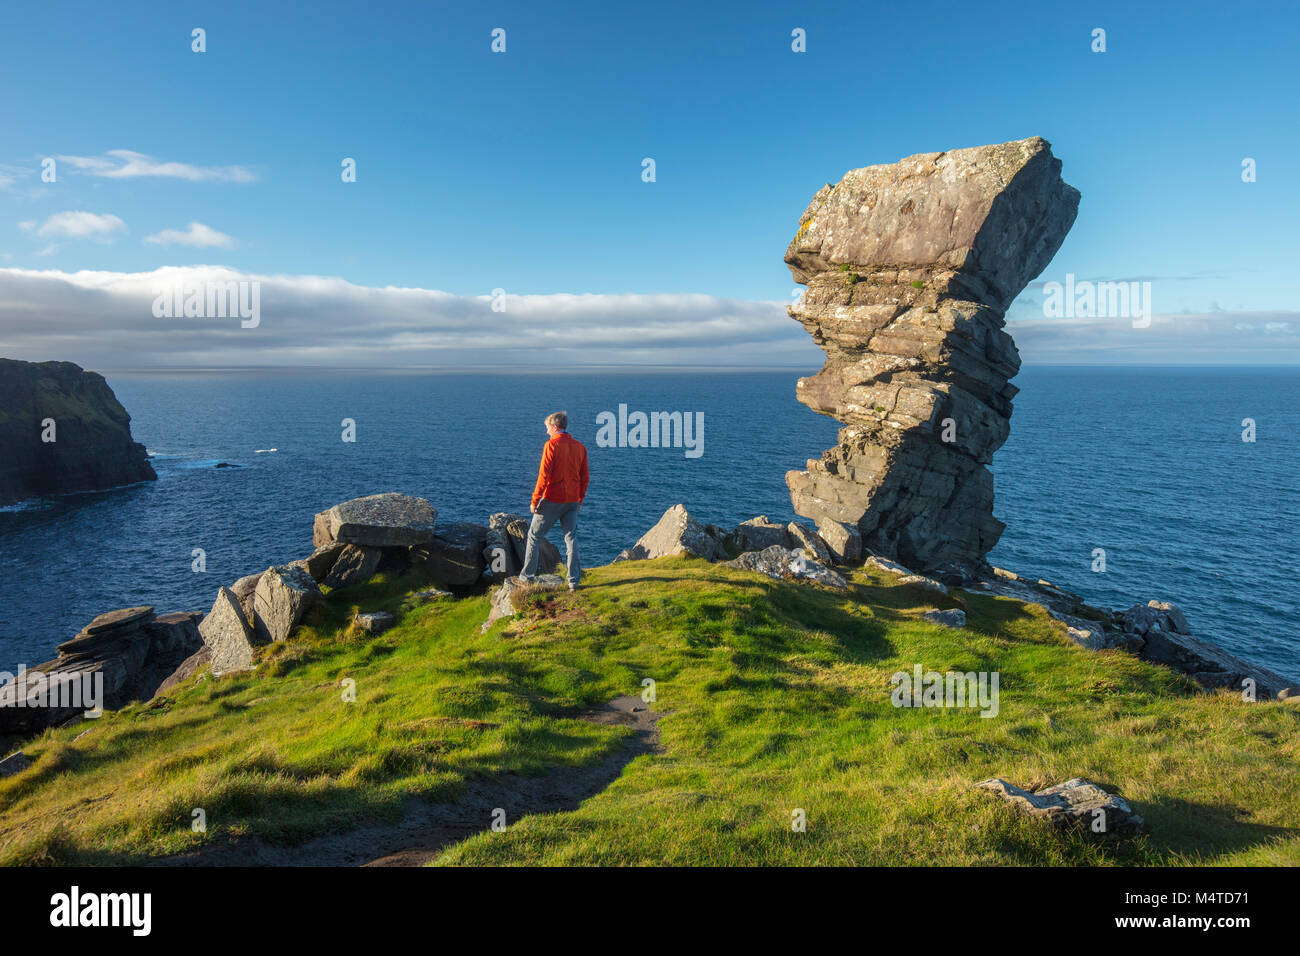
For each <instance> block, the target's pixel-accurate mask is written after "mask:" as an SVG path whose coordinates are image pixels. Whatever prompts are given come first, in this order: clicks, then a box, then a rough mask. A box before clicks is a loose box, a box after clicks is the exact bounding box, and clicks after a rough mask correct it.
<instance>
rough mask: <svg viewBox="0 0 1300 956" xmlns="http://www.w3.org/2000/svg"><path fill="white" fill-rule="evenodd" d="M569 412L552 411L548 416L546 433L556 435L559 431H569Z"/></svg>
mask: <svg viewBox="0 0 1300 956" xmlns="http://www.w3.org/2000/svg"><path fill="white" fill-rule="evenodd" d="M568 429H569V413H568V412H552V413H551V414H549V415H547V416H546V434H548V435H554V434H556V433H557V432H563V431H568Z"/></svg>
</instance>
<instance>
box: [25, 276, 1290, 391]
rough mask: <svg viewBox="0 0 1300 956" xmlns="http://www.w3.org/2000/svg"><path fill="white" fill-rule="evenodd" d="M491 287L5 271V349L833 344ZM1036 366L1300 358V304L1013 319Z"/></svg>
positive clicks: (363, 354)
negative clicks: (181, 300) (210, 307)
mask: <svg viewBox="0 0 1300 956" xmlns="http://www.w3.org/2000/svg"><path fill="white" fill-rule="evenodd" d="M240 281H248V282H257V283H258V284H259V286H258V288H259V292H260V324H258V326H257V327H256V328H247V329H245V328H241V327H240V322H239V320H238V318H235V317H231V318H188V319H184V318H177V319H167V318H155V317H154V314H153V303H154V299H155V297H156V296H157V295H158V292H159V291H161V289H162V288H163V287H172V286H174V285H175V284H176V283H182V284H183V283H187V282H200V283H201V282H240ZM505 303H506V309H505V311H504V312H497V311H494V310H493V309H492V298H491V296H488V295H481V296H462V295H453V294H451V293H448V292H440V291H438V290H435V289H421V288H406V287H396V286H385V287H371V286H360V285H356V284H353V283H351V282H347V281H345V280H343V279H340V278H335V277H329V276H313V275H258V274H251V273H242V272H238V271H235V270H232V269H228V268H224V267H221V266H194V267H187V268H179V267H168V268H163V269H157V270H155V271H153V272H137V273H124V272H89V271H82V272H64V271H59V270H32V269H18V268H0V355H5V356H8V357H12V358H25V359H32V360H46V359H65V360H68V361H72V362H77V363H79V364H81V365H85V366H88V367H92V368H95V367H98V368H124V367H145V366H159V365H162V366H180V367H186V366H190V367H213V366H221V367H239V366H274V365H278V366H309V365H317V366H354V367H364V366H370V367H394V366H440V367H449V366H450V367H465V366H537V365H560V366H566V365H567V366H574V365H671V366H686V365H704V366H708V365H770V366H786V367H801V368H809V369H811V368H816V367H818V366H819V365H820V364H821V361H822V353H821V350H820V349H818V348H817V347H816V346H815V345H814V344H813V342H812V340H811V338H810V337H809V336H808V334H807V333H806V332H805V331H804V330H803V329H802V328H801V327H800V326H799V324H798V323H796V322H794V321H792V320H791V319H790V318H789V317H788V316H787V315H786V313H785V303H784V302H754V301H748V300H743V299H724V298H718V297H715V296H709V295H692V294H663V295H631V294H628V295H589V294H588V295H574V294H557V295H509V296H507V297H506V299H505ZM1007 331H1008V332H1010V333H1011V334H1012V335H1013V336H1014V337H1015V339H1016V342H1017V344H1018V346H1019V348H1020V352H1021V355H1022V357H1023V358H1024V361H1025V363H1026V364H1153V365H1154V364H1169V363H1184V364H1188V363H1203V364H1224V363H1242V364H1279V363H1288V362H1290V363H1295V362H1300V313H1298V312H1283V311H1271V312H1254V313H1251V312H1241V311H1237V312H1215V313H1206V314H1203V315H1156V316H1154V317H1153V319H1152V322H1151V325H1150V327H1148V328H1145V329H1135V328H1133V327H1132V321H1131V320H1128V319H1075V320H1064V319H1032V320H1028V321H1013V322H1009V323H1008V324H1007Z"/></svg>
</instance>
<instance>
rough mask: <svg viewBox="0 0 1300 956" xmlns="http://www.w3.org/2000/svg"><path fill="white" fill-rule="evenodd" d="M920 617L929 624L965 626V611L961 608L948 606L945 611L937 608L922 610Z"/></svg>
mask: <svg viewBox="0 0 1300 956" xmlns="http://www.w3.org/2000/svg"><path fill="white" fill-rule="evenodd" d="M921 617H922V618H924V619H925V620H927V621H929V622H930V623H931V624H938V625H939V626H940V627H965V626H966V612H965V611H963V610H962V609H961V608H957V607H954V608H949V609H948V610H946V611H940V610H938V609H936V610H933V611H924V612H922V614H921Z"/></svg>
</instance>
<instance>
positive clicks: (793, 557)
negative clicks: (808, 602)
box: [724, 544, 849, 590]
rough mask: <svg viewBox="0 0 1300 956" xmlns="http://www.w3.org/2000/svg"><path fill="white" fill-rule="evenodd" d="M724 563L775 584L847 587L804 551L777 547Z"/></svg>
mask: <svg viewBox="0 0 1300 956" xmlns="http://www.w3.org/2000/svg"><path fill="white" fill-rule="evenodd" d="M724 563H725V564H726V566H727V567H729V568H739V569H740V570H742V571H757V572H758V573H759V574H765V575H767V576H768V577H769V578H775V579H776V580H778V581H788V580H794V581H813V582H815V583H817V584H823V585H825V586H826V587H828V588H835V589H837V590H843V589H845V588H847V587H848V586H849V585H848V582H847V581H845V580H844V578H842V577H841V576H840V575H839V574H837V573H836V572H834V571H832V570H831V569H830V568H828V567H826V566H825V565H823V564H820V563H819V562H817V561H815V560H813V559H812V558H809V557H808V556H807V555H806V554H805V553H804V552H803V551H796V550H793V549H791V548H783V547H781V546H780V545H779V544H774V545H772V546H771V547H770V548H764V549H763V550H762V551H746V552H744V553H743V554H741V555H740V557H738V558H736V559H735V560H732V561H727V562H724Z"/></svg>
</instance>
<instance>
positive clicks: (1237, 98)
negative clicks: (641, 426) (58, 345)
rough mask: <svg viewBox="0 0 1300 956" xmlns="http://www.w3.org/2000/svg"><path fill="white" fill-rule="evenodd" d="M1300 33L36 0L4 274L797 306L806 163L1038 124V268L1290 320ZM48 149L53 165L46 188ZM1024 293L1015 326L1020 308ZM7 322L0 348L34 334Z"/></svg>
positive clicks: (824, 172)
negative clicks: (199, 30) (1094, 38)
mask: <svg viewBox="0 0 1300 956" xmlns="http://www.w3.org/2000/svg"><path fill="white" fill-rule="evenodd" d="M193 27H203V28H204V29H205V30H206V33H207V52H205V53H202V54H197V53H193V52H191V49H190V31H191V29H192V28H193ZM496 27H502V28H504V29H505V30H506V43H507V51H506V53H504V54H494V53H492V52H491V50H490V43H491V36H490V33H491V31H492V29H493V28H496ZM795 27H802V28H804V29H805V30H806V31H807V38H808V39H807V52H806V53H802V54H796V53H793V52H792V51H791V49H790V43H791V40H790V32H791V30H792V29H793V28H795ZM1095 27H1103V28H1105V30H1106V31H1107V37H1106V39H1107V50H1106V52H1105V53H1100V54H1099V53H1093V52H1092V51H1091V50H1090V43H1091V36H1090V34H1091V31H1092V30H1093V28H1095ZM1298 27H1300V13H1298V12H1297V10H1296V7H1295V6H1294V5H1293V4H1291V3H1251V4H1239V5H1226V4H1211V3H1176V4H1174V3H1169V4H1164V3H1160V4H1155V3H1152V4H1135V3H1104V2H1103V3H1087V4H1064V5H1058V4H1045V3H1014V4H1013V3H1001V4H997V3H992V4H984V3H981V4H973V3H968V2H963V3H909V4H899V3H891V4H874V3H873V4H853V5H847V4H830V3H802V2H801V3H768V2H753V3H744V4H717V5H711V6H710V7H708V8H707V9H703V8H701V7H700V6H699V5H697V4H691V3H672V2H656V3H652V4H635V5H631V4H616V3H608V2H604V3H572V4H565V5H558V4H540V3H458V4H447V3H380V2H376V3H372V4H356V3H334V2H319V3H312V4H309V5H307V4H304V5H294V6H292V7H291V6H290V5H288V4H272V3H265V2H263V3H221V4H215V3H214V4H184V3H156V4H155V3H118V4H112V5H107V4H90V3H60V4H58V5H55V6H51V7H41V8H35V7H29V8H23V10H22V11H21V12H20V13H14V12H11V13H10V14H9V16H8V18H7V22H6V25H5V30H4V31H3V33H0V93H2V94H3V95H0V128H2V129H3V130H4V136H3V138H0V269H7V270H22V271H25V272H27V271H31V270H42V271H48V270H53V271H55V272H59V273H75V272H77V271H78V270H95V271H101V272H107V273H122V274H134V273H146V272H150V271H151V270H155V269H158V268H160V267H169V266H194V265H219V266H224V267H228V268H230V269H232V270H235V271H237V272H241V273H249V274H259V275H268V276H269V275H284V276H303V275H310V276H330V277H337V278H339V279H342V280H345V281H346V282H347V283H352V284H355V285H358V286H363V287H380V288H382V287H389V286H396V287H411V288H420V289H428V290H440V291H443V292H447V293H451V294H453V295H455V296H486V295H488V294H490V293H491V290H493V289H494V288H504V289H506V290H507V291H508V292H510V293H512V294H518V295H529V296H543V295H547V294H552V293H575V294H584V293H597V294H604V295H609V296H624V295H627V294H646V295H672V294H684V293H691V294H702V295H705V296H712V297H718V298H720V299H724V300H728V301H731V300H743V301H766V302H771V301H788V300H789V298H790V294H791V291H792V289H793V283H792V281H791V279H790V276H789V272H788V270H787V269H786V267H785V266H784V264H783V262H782V254H783V251H784V249H785V246H786V243H787V242H788V241H789V238H790V235H791V234H792V232H793V229H794V227H795V225H796V219H797V217H798V214H799V213H800V212H801V211H802V210H803V208H804V206H805V205H806V204H807V202H808V200H809V198H810V197H811V195H812V193H813V192H814V191H815V190H816V189H817V188H818V187H819V186H820V185H821V184H822V183H824V182H827V181H835V180H837V179H838V178H839V177H840V176H841V175H842V174H843V173H844V172H845V171H847V170H848V169H851V168H855V167H858V166H864V165H870V164H874V163H885V162H893V161H895V160H897V159H899V158H902V157H903V156H907V155H910V154H913V153H917V152H927V151H934V150H940V149H946V148H955V147H962V146H973V145H980V144H984V143H993V142H1001V141H1005V140H1010V139H1020V138H1023V137H1026V136H1030V135H1042V136H1044V137H1046V138H1047V139H1048V140H1050V141H1051V142H1052V144H1053V149H1054V151H1055V153H1056V155H1057V156H1059V157H1060V158H1061V159H1062V160H1063V162H1064V176H1065V179H1066V180H1067V181H1068V182H1069V183H1071V184H1072V185H1074V186H1076V187H1077V188H1079V189H1080V191H1081V192H1082V194H1083V200H1082V203H1081V206H1080V212H1079V218H1078V221H1077V222H1076V224H1075V227H1074V229H1073V231H1072V232H1071V234H1070V236H1069V237H1068V238H1067V240H1066V242H1065V245H1064V246H1063V247H1062V249H1061V251H1060V253H1059V254H1058V256H1057V258H1056V260H1055V261H1054V262H1053V264H1052V265H1051V266H1050V267H1049V269H1048V270H1047V272H1045V273H1044V276H1043V279H1044V280H1048V279H1063V278H1064V274H1065V273H1066V272H1071V273H1074V274H1075V275H1077V276H1079V277H1081V278H1091V279H1094V280H1101V279H1115V278H1147V279H1150V280H1151V281H1152V283H1153V296H1154V301H1155V308H1156V311H1157V312H1159V313H1190V314H1203V313H1216V314H1217V313H1221V312H1225V313H1243V314H1248V316H1250V317H1255V318H1258V319H1259V321H1261V322H1262V321H1265V318H1261V317H1271V320H1272V321H1274V322H1277V321H1281V322H1287V321H1289V320H1288V318H1287V317H1288V315H1290V314H1291V313H1293V311H1294V310H1295V309H1296V308H1297V306H1296V292H1297V280H1296V268H1295V266H1296V262H1297V258H1298V257H1297V252H1300V242H1298V241H1297V238H1296V228H1295V219H1296V213H1297V211H1300V177H1297V175H1296V173H1297V170H1296V165H1297V159H1296V157H1297V156H1300V131H1298V124H1297V122H1296V107H1295V96H1296V91H1297V90H1300V82H1298V81H1300V67H1298V66H1297V64H1298V63H1300V57H1297V56H1296V53H1295V51H1296V49H1297V47H1298V46H1300V29H1298ZM113 151H128V152H130V153H135V154H141V156H144V157H148V159H144V160H134V162H135V163H136V165H137V166H138V168H140V169H142V170H147V171H149V172H150V174H149V175H122V169H121V166H122V164H124V163H126V162H128V160H129V159H130V157H127V156H126V155H125V153H122V152H113ZM48 156H56V157H68V158H70V159H67V160H61V161H59V166H58V172H59V178H58V181H57V183H54V184H42V183H41V182H40V179H39V173H40V162H41V159H42V158H43V157H48ZM344 157H353V158H355V159H356V161H357V182H355V183H346V184H345V183H343V182H341V180H340V162H341V160H342V159H343V158H344ZM644 157H653V158H654V159H655V162H656V167H657V169H656V172H657V181H656V182H654V183H644V182H642V180H641V161H642V159H643V158H644ZM1245 157H1250V158H1253V159H1254V160H1255V161H1256V163H1257V170H1258V173H1257V176H1258V178H1257V181H1256V182H1253V183H1243V182H1242V181H1241V162H1242V160H1243V158H1245ZM159 163H178V164H185V166H184V175H186V176H189V177H190V178H177V177H176V176H175V175H159V174H156V173H158V172H160V171H166V170H168V169H170V170H171V171H172V172H173V173H174V172H177V171H178V170H179V167H165V166H164V167H162V169H161V170H159V167H158V166H157V165H154V164H159ZM78 164H80V168H78ZM114 170H116V173H114ZM105 171H107V172H109V173H113V174H112V175H104V174H103V173H104V172H105ZM97 173H98V174H97ZM83 212H88V213H91V214H93V216H95V217H99V218H97V219H95V220H93V221H91V222H87V221H75V222H74V221H71V220H68V219H66V218H65V219H59V218H57V217H58V216H59V214H61V213H83ZM191 223H198V224H199V226H198V227H191V226H190V224H191ZM94 230H99V231H94ZM169 231H170V232H169ZM178 234H179V235H178ZM168 237H170V241H168ZM178 238H179V239H184V240H187V241H188V242H190V243H202V242H204V241H207V242H208V243H209V244H207V245H203V244H188V245H187V244H185V242H184V241H177V240H178ZM211 243H217V244H211ZM3 292H4V289H3V288H0V294H2V293H3ZM8 295H9V296H10V300H11V305H12V299H13V296H14V295H15V293H14V292H13V290H12V288H10V289H9V291H8ZM1035 296H1036V291H1035V290H1034V289H1033V288H1032V287H1031V290H1030V291H1029V292H1027V293H1026V295H1025V296H1022V299H1021V301H1020V302H1018V303H1017V306H1015V307H1013V310H1012V312H1011V317H1012V318H1013V319H1014V318H1017V317H1021V318H1041V315H1042V313H1041V308H1040V306H1039V304H1038V299H1037V298H1036V297H1035ZM56 301H57V300H56ZM10 316H11V317H10V320H9V322H10V324H9V326H7V327H6V326H5V325H3V324H0V351H5V350H6V349H5V347H6V346H7V347H8V348H7V352H8V353H9V354H12V353H14V352H24V351H32V350H35V351H37V352H39V351H40V350H41V349H42V348H44V349H47V350H48V349H49V348H52V345H50V344H49V343H46V344H42V345H40V346H37V345H34V344H33V343H34V342H35V339H34V338H33V337H32V335H31V334H30V332H31V330H30V329H28V328H23V329H20V330H19V331H21V332H23V333H24V334H23V335H21V336H20V335H17V334H14V323H15V322H17V321H19V319H15V318H13V309H12V308H11V309H10ZM1279 316H1280V318H1279ZM2 318H3V316H0V319H2ZM1291 318H1296V317H1295V316H1293V315H1292V316H1291ZM22 321H26V322H29V323H30V321H32V320H31V318H30V316H28V317H27V318H25V319H22ZM784 321H788V320H784ZM1237 324H1240V323H1237ZM790 325H791V329H790V330H789V335H790V336H791V341H792V342H794V341H795V340H796V339H797V337H798V336H799V335H802V334H803V333H802V332H801V331H800V330H799V329H798V328H797V326H794V325H793V323H790ZM1294 330H1295V331H1297V332H1300V325H1295V326H1294ZM6 331H8V332H9V333H10V335H9V338H8V341H7V340H6ZM1049 331H1050V330H1049ZM1295 342H1296V337H1295V336H1294V335H1293V336H1291V338H1290V343H1291V345H1290V347H1291V348H1292V349H1295V348H1296V346H1295ZM719 345H721V346H725V345H726V342H725V341H722V342H720V343H719ZM707 346H708V343H707V342H705V343H703V347H707ZM686 347H687V348H688V349H696V348H699V347H702V346H701V343H699V342H695V343H692V344H689V345H688V346H686ZM792 347H793V346H792ZM804 354H806V352H800V355H801V356H802V355H804ZM812 354H813V355H814V356H815V354H816V353H815V351H814V352H813V353H812ZM21 357H37V356H35V355H31V356H29V355H22V356H21ZM41 357H57V356H44V355H43V356H41ZM1067 357H1068V356H1067ZM1289 357H1290V358H1294V359H1297V360H1300V351H1295V352H1294V353H1293V354H1292V355H1290V356H1289ZM1272 358H1273V359H1274V360H1278V359H1279V358H1280V359H1282V360H1286V359H1287V358H1288V356H1287V355H1279V354H1276V350H1274V354H1273V356H1272ZM1171 359H1172V360H1177V356H1171ZM800 361H802V358H800Z"/></svg>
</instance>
